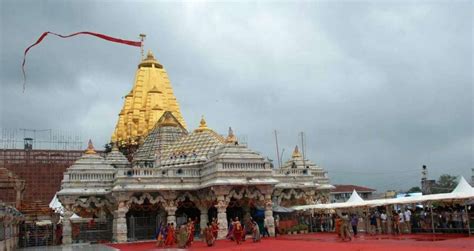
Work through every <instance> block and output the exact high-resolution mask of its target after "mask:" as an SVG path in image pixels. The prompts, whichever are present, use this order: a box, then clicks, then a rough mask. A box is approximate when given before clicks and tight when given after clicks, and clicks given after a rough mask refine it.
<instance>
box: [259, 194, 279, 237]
mask: <svg viewBox="0 0 474 251" xmlns="http://www.w3.org/2000/svg"><path fill="white" fill-rule="evenodd" d="M258 189H259V190H260V192H261V193H262V194H263V195H264V198H263V200H264V205H265V220H264V222H265V226H266V227H267V229H268V233H269V234H270V236H275V219H274V218H273V201H272V193H273V187H271V186H259V187H258Z"/></svg>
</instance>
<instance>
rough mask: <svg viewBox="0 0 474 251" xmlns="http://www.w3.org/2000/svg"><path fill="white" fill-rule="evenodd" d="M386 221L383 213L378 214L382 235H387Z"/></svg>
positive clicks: (385, 215)
mask: <svg viewBox="0 0 474 251" xmlns="http://www.w3.org/2000/svg"><path fill="white" fill-rule="evenodd" d="M387 219H388V217H387V214H386V213H385V211H382V213H381V214H380V221H381V222H382V228H381V229H382V234H386V233H387Z"/></svg>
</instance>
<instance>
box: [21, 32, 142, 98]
mask: <svg viewBox="0 0 474 251" xmlns="http://www.w3.org/2000/svg"><path fill="white" fill-rule="evenodd" d="M48 34H51V35H55V36H58V37H60V38H69V37H73V36H77V35H91V36H95V37H98V38H101V39H104V40H107V41H110V42H115V43H120V44H126V45H130V46H136V47H141V46H142V42H141V41H130V40H124V39H120V38H115V37H111V36H107V35H104V34H100V33H95V32H90V31H81V32H76V33H73V34H70V35H66V36H65V35H61V34H57V33H54V32H50V31H46V32H43V34H41V36H40V37H39V38H38V40H37V41H36V42H35V43H34V44H32V45H30V46H28V48H26V50H25V52H24V53H23V63H22V64H21V70H22V71H23V79H24V82H23V90H25V84H26V73H25V63H26V54H27V53H28V51H29V50H30V49H31V48H32V47H34V46H36V45H37V44H39V43H41V41H43V39H44V38H45V37H46V36H48Z"/></svg>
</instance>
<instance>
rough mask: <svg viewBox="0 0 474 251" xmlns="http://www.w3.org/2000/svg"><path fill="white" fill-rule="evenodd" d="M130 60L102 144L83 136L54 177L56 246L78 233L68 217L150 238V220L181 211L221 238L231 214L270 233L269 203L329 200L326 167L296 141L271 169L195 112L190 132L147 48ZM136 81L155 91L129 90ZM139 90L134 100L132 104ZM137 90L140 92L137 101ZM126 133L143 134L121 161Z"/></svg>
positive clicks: (177, 216) (175, 219)
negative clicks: (132, 78)
mask: <svg viewBox="0 0 474 251" xmlns="http://www.w3.org/2000/svg"><path fill="white" fill-rule="evenodd" d="M150 62H151V63H150ZM139 67H140V69H139V71H138V72H137V77H136V83H135V85H134V88H133V90H132V92H131V93H132V96H131V97H127V98H126V100H125V104H124V109H123V110H122V112H121V113H120V115H119V122H118V124H117V127H116V130H115V132H114V136H113V137H112V138H113V140H114V141H115V144H114V147H113V148H112V151H111V152H110V153H108V154H107V155H106V156H105V157H101V156H100V155H99V154H97V153H96V152H95V150H94V147H93V145H92V142H89V146H88V149H87V150H86V151H85V153H84V155H83V156H82V157H81V158H79V159H78V160H77V161H76V162H75V163H74V164H73V165H72V166H71V167H69V168H68V169H67V171H66V172H65V174H64V178H63V181H62V187H61V190H60V191H59V192H58V193H57V196H58V199H59V200H60V201H61V203H62V205H63V207H64V213H63V242H64V243H65V244H68V243H71V242H75V241H78V240H77V238H79V237H78V236H79V234H75V232H77V231H75V230H74V220H73V219H72V216H73V214H77V215H78V216H80V217H82V218H86V219H93V221H94V222H97V223H99V222H101V223H104V224H103V226H104V229H101V231H105V232H106V233H110V235H107V234H106V235H104V236H110V237H106V238H110V240H111V241H116V242H125V241H133V240H139V239H153V238H154V235H155V232H156V229H157V228H158V226H160V224H166V223H174V224H175V225H176V226H177V225H180V224H183V223H184V222H186V221H187V219H188V218H191V219H193V220H195V221H196V222H197V223H199V225H200V226H201V227H204V226H205V225H206V223H207V222H208V221H210V220H211V219H212V218H216V219H217V220H218V223H219V234H218V236H219V238H224V237H225V235H226V234H227V228H228V224H229V221H230V220H231V219H233V218H235V217H239V219H241V220H242V221H243V222H244V223H246V221H247V220H248V219H249V218H250V217H252V218H254V219H256V220H257V221H259V222H266V223H267V225H269V226H270V227H269V230H270V233H274V226H272V224H273V222H274V218H273V217H274V215H273V214H274V210H275V208H276V207H277V206H280V207H290V206H292V205H304V204H310V203H312V204H313V203H327V202H328V201H329V191H330V190H331V189H332V188H333V186H332V185H330V184H329V178H328V175H327V172H326V171H325V170H323V169H322V168H321V167H319V166H318V165H316V164H315V163H314V162H312V161H310V160H309V159H305V158H303V156H302V155H301V153H300V152H299V150H298V148H297V147H296V148H295V150H294V152H293V155H292V157H291V159H289V160H288V161H287V162H286V163H285V164H284V165H283V166H282V167H281V168H278V169H276V168H274V167H273V165H272V163H271V162H270V161H269V159H268V158H267V157H265V156H263V155H262V154H260V153H258V152H256V151H254V150H252V149H250V148H249V147H247V146H246V145H242V144H239V141H238V138H237V137H236V135H235V134H234V132H233V130H232V129H231V128H229V131H228V133H227V135H225V136H223V135H221V134H219V133H217V132H215V131H214V130H213V129H212V128H210V127H209V126H208V125H207V123H206V121H205V119H204V118H202V119H201V121H200V123H199V125H198V126H197V128H196V129H194V130H192V131H188V130H187V129H186V126H185V124H184V120H183V118H182V116H181V114H180V112H179V107H178V105H177V102H176V98H174V95H173V94H172V90H171V85H169V80H167V78H166V81H165V82H166V83H168V84H167V85H164V87H163V86H160V84H161V83H162V82H160V81H163V80H164V78H161V77H160V78H158V77H150V75H153V74H157V73H156V72H155V73H153V72H154V71H155V70H154V69H156V68H158V69H162V66H161V65H158V63H157V61H156V60H155V59H154V58H153V56H152V54H151V53H149V54H148V56H147V58H146V59H144V60H143V61H142V62H141V63H140V66H139ZM160 67H161V68H160ZM148 68H151V70H150V69H148ZM158 72H161V71H158ZM141 74H144V75H145V76H141ZM160 74H162V72H161V73H160ZM145 86H147V88H148V90H154V89H157V90H158V91H160V92H161V94H162V96H150V95H148V94H146V91H143V90H142V91H138V89H139V88H144V87H145ZM155 87H156V88H155ZM163 88H164V89H163ZM148 93H150V91H148ZM165 93H166V95H165ZM140 95H142V96H141V98H138V100H141V101H140V102H141V103H140V102H138V101H133V100H134V99H135V98H137V97H138V96H140ZM143 95H145V96H147V95H148V96H147V98H146V99H147V101H146V102H144V100H145V98H144V97H145V96H143ZM165 96H167V97H165ZM162 98H166V99H167V101H166V102H165V101H163V100H161V99H162ZM167 102H168V103H167ZM137 104H139V105H138V106H139V107H141V108H137V109H138V110H136V109H135V108H136V105H137ZM143 107H145V108H143ZM150 107H151V108H150ZM153 107H158V108H160V109H161V110H154V109H153ZM149 108H150V109H149ZM131 109H132V110H131ZM133 109H135V110H133ZM140 109H142V110H143V113H141V110H140ZM157 111H159V112H157ZM135 114H137V117H134V116H135ZM127 116H132V117H131V118H130V117H127ZM151 123H153V125H152V126H151V127H150V124H151ZM127 128H128V129H127ZM130 128H132V129H131V130H130ZM133 128H135V129H133ZM127 130H128V131H127ZM136 135H143V140H142V141H141V142H140V144H139V146H138V150H137V151H136V152H135V153H134V154H133V159H132V160H131V161H129V160H128V159H127V158H126V157H125V156H124V155H123V154H122V153H121V151H119V148H118V145H119V144H120V141H127V140H130V139H133V137H135V136H136ZM197 229H199V227H198V228H197Z"/></svg>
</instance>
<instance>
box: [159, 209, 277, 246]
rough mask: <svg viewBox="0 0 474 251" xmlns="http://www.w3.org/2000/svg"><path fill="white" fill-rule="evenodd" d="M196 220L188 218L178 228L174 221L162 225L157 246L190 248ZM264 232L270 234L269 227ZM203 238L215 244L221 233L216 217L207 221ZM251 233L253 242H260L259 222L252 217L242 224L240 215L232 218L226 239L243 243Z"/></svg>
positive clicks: (208, 244) (208, 243) (207, 242)
mask: <svg viewBox="0 0 474 251" xmlns="http://www.w3.org/2000/svg"><path fill="white" fill-rule="evenodd" d="M194 226H195V221H194V220H192V219H191V218H189V219H188V222H187V223H186V224H182V225H181V226H179V228H178V229H177V230H176V229H175V226H174V223H168V224H167V225H165V226H162V225H160V226H159V227H158V230H157V236H156V246H157V247H163V248H168V247H174V246H175V245H176V247H178V248H189V247H191V245H192V244H193V242H194V233H195V227H194ZM263 232H264V233H266V234H267V235H268V236H270V234H269V231H268V229H267V227H266V226H265V228H264V231H263ZM201 233H202V240H203V241H205V243H206V244H207V246H209V247H210V246H213V245H214V243H215V241H216V240H217V236H218V233H219V223H218V221H217V219H216V218H213V219H212V220H211V221H210V222H207V224H206V227H205V228H204V229H202V231H201ZM248 233H250V234H251V236H252V240H253V242H260V240H261V238H262V235H261V234H260V227H259V225H258V223H257V222H256V221H255V220H254V219H252V218H250V220H249V221H248V224H247V225H245V224H242V223H241V222H240V220H239V217H235V218H233V219H231V221H230V223H229V226H228V232H227V236H226V239H228V240H230V241H235V242H236V243H237V245H240V244H242V242H244V241H245V240H246V235H247V234H248Z"/></svg>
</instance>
